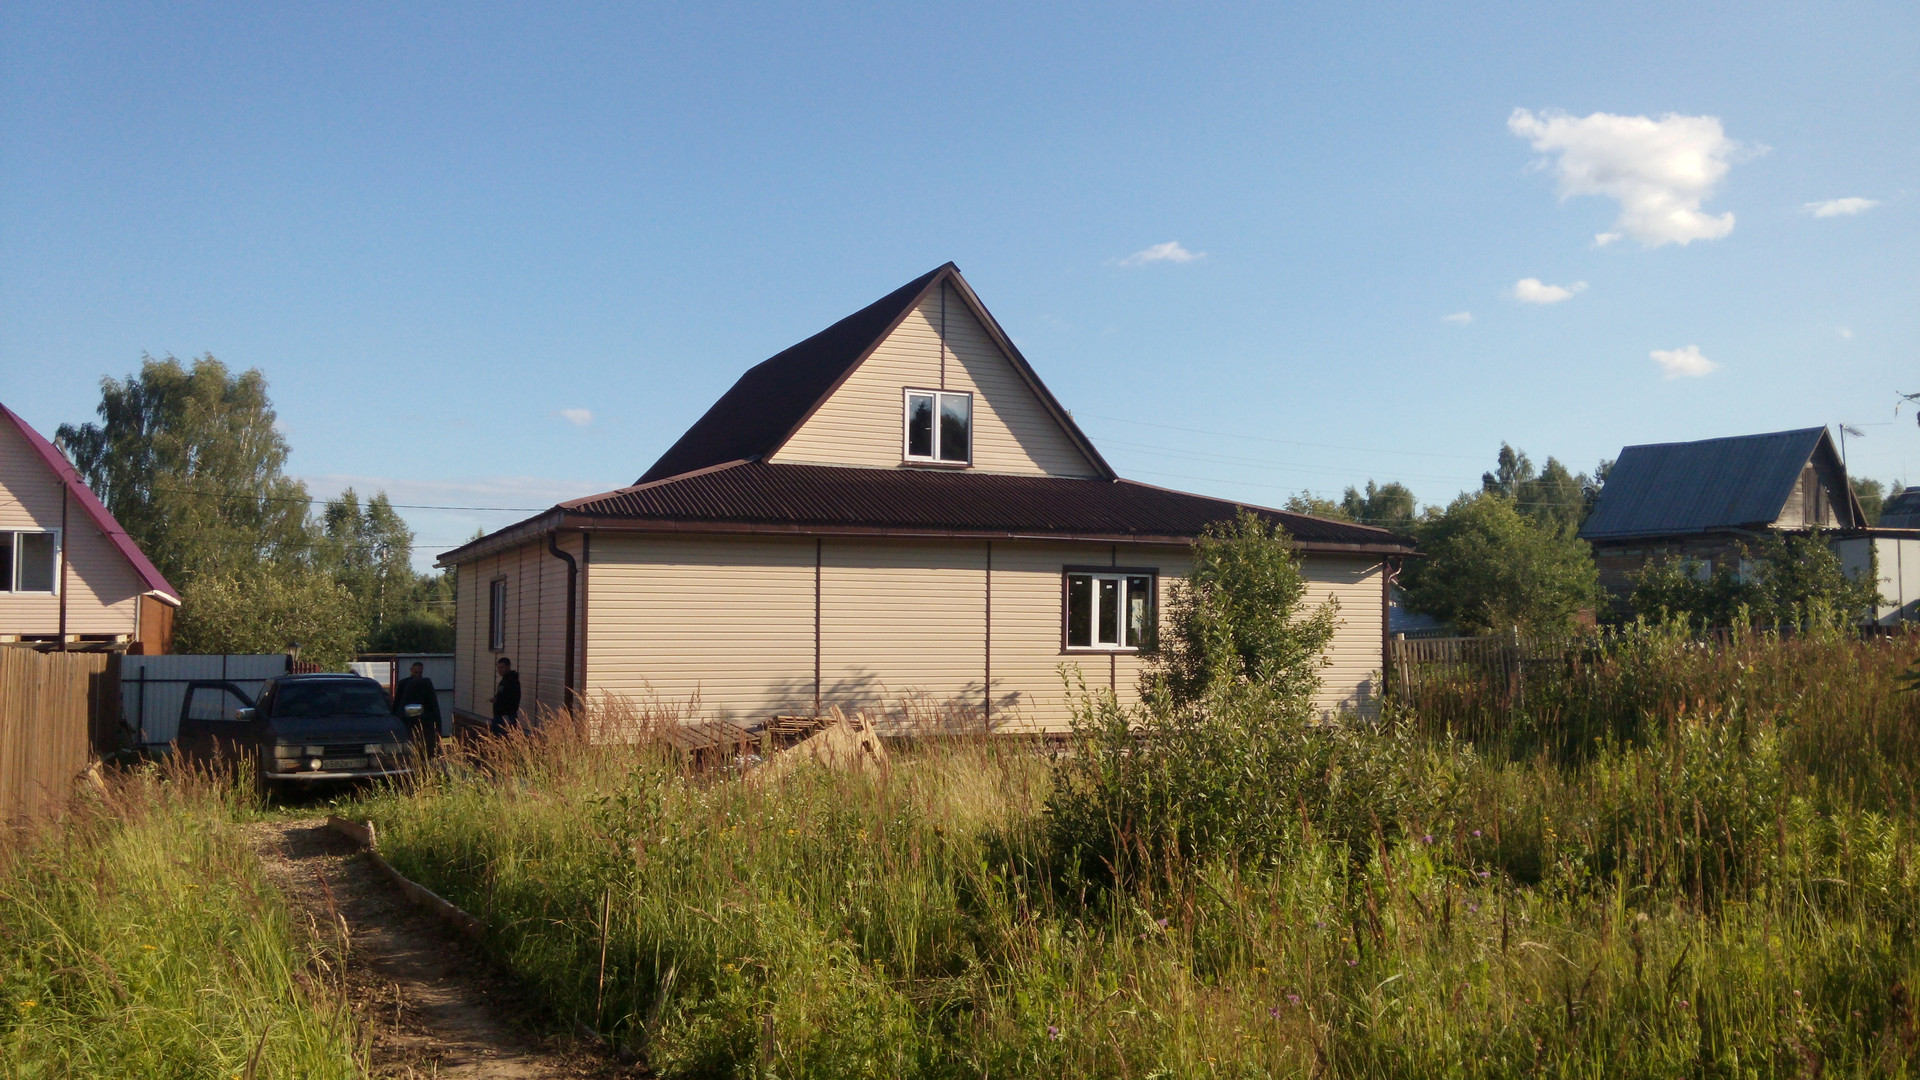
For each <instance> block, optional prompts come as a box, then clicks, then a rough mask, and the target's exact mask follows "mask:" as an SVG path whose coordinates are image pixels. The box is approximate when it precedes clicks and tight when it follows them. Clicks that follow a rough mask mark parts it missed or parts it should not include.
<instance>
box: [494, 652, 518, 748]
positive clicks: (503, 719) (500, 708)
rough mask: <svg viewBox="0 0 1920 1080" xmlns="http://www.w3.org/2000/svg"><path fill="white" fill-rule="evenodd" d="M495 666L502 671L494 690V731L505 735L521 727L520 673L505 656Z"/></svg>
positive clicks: (496, 669) (498, 670)
mask: <svg viewBox="0 0 1920 1080" xmlns="http://www.w3.org/2000/svg"><path fill="white" fill-rule="evenodd" d="M493 667H494V670H495V671H497V672H499V673H500V681H499V682H498V683H496V684H495V685H494V690H493V733H494V734H495V735H505V734H506V733H507V731H508V730H509V729H518V728H519V727H520V673H519V672H517V671H515V670H513V661H511V660H509V659H507V658H506V657H504V656H503V657H501V658H500V660H499V662H498V663H496V664H494V665H493Z"/></svg>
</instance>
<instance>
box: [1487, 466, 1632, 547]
mask: <svg viewBox="0 0 1920 1080" xmlns="http://www.w3.org/2000/svg"><path fill="white" fill-rule="evenodd" d="M1602 467H1603V468H1611V467H1612V463H1611V462H1604V463H1602ZM1599 488H1600V481H1597V480H1594V479H1593V478H1591V477H1589V476H1587V474H1585V473H1576V472H1572V471H1571V470H1569V469H1568V468H1567V467H1566V466H1565V465H1562V464H1561V463H1560V461H1559V460H1558V459H1557V458H1551V457H1549V458H1548V459H1547V464H1546V467H1545V468H1542V469H1538V470H1536V469H1535V468H1534V466H1533V462H1532V461H1531V460H1529V459H1528V458H1527V455H1526V454H1525V453H1523V452H1521V451H1519V450H1515V449H1514V448H1513V447H1511V446H1509V445H1507V444H1506V443H1501V444H1500V454H1499V456H1498V458H1497V459H1496V461H1495V465H1494V471H1493V472H1490V473H1482V474H1481V475H1480V490H1482V491H1484V492H1488V493H1490V494H1495V495H1503V496H1505V497H1507V498H1508V499H1511V500H1513V504H1514V507H1515V508H1516V509H1517V510H1519V511H1520V513H1521V514H1523V515H1525V516H1526V517H1528V518H1530V519H1532V520H1533V521H1534V522H1535V523H1536V524H1539V525H1542V526H1544V527H1546V528H1548V529H1552V530H1557V531H1560V532H1564V533H1567V534H1568V535H1571V534H1573V533H1576V532H1578V531H1579V530H1580V524H1581V522H1583V521H1585V520H1586V519H1587V512H1588V511H1589V510H1591V509H1592V508H1593V504H1594V502H1596V501H1597V500H1598V498H1599Z"/></svg>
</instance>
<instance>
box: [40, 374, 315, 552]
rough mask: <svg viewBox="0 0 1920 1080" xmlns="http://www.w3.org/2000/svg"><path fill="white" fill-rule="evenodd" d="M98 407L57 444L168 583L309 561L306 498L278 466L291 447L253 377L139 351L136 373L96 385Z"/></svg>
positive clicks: (261, 383) (67, 428) (62, 431)
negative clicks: (95, 417) (94, 416)
mask: <svg viewBox="0 0 1920 1080" xmlns="http://www.w3.org/2000/svg"><path fill="white" fill-rule="evenodd" d="M98 412H99V416H100V422H99V423H98V424H94V423H84V424H79V425H71V424H62V425H60V428H59V430H58V432H57V433H56V435H55V439H56V441H57V442H58V443H59V445H60V447H61V449H63V450H64V451H66V454H67V456H68V457H69V458H70V459H72V461H73V463H74V466H75V467H76V468H77V469H78V470H79V471H80V474H81V476H83V477H84V478H85V479H86V481H87V485H88V486H89V487H91V488H92V489H93V490H94V493H95V494H97V495H99V496H100V498H101V501H103V502H105V503H106V504H107V509H109V510H111V511H112V512H113V515H114V517H115V518H117V519H118V520H119V522H120V524H121V525H122V526H124V527H125V528H126V530H127V532H128V534H129V535H131V536H132V537H133V539H134V541H135V542H136V543H138V544H139V545H140V547H141V549H142V550H143V551H145V552H146V553H147V555H148V557H150V558H152V559H153V561H154V563H155V564H156V565H157V566H158V567H159V568H160V570H161V572H162V573H165V574H166V575H167V577H168V578H169V579H170V580H172V581H173V582H174V584H176V585H179V586H181V587H182V588H185V587H186V586H187V585H188V584H190V583H191V582H192V581H193V580H194V579H195V578H196V577H199V576H201V575H203V574H222V573H233V572H238V571H243V570H247V569H250V568H252V567H254V566H256V565H259V564H261V563H263V562H269V561H271V562H277V563H283V564H291V563H297V562H300V561H302V560H303V559H304V558H305V556H306V554H307V551H308V548H309V546H310V544H311V540H312V536H311V530H310V528H309V525H308V520H307V504H308V500H307V492H306V488H305V486H304V485H302V484H301V483H300V482H299V481H297V480H294V479H292V478H290V477H288V476H286V475H284V474H283V473H282V471H281V469H282V467H283V466H284V465H285V464H286V460H287V443H286V440H285V439H283V438H282V437H281V436H280V433H279V432H278V431H276V430H275V428H274V412H273V407H272V404H271V403H270V402H269V401H268V399H267V381H266V378H265V377H264V376H262V375H261V374H260V372H259V371H257V370H250V371H246V372H243V373H241V374H238V375H235V374H233V373H231V372H229V371H228V370H227V367H226V365H224V364H222V363H221V362H220V361H218V360H216V359H214V358H213V357H212V356H211V355H208V356H202V357H200V358H199V359H197V360H195V361H194V362H193V365H192V367H191V368H188V367H186V366H183V365H182V364H181V363H180V361H179V360H176V359H175V358H173V357H171V356H169V357H167V358H166V359H164V360H155V359H154V358H153V357H151V356H144V357H142V358H141V365H140V371H139V373H138V374H137V375H128V376H127V377H126V379H124V380H115V379H111V378H108V379H103V380H101V383H100V406H99V409H98Z"/></svg>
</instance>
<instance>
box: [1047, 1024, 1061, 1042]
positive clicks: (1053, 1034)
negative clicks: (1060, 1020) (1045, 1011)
mask: <svg viewBox="0 0 1920 1080" xmlns="http://www.w3.org/2000/svg"><path fill="white" fill-rule="evenodd" d="M1047 1038H1049V1039H1052V1040H1053V1041H1054V1042H1059V1041H1060V1029H1059V1028H1057V1027H1055V1026H1054V1025H1052V1024H1048V1025H1047Z"/></svg>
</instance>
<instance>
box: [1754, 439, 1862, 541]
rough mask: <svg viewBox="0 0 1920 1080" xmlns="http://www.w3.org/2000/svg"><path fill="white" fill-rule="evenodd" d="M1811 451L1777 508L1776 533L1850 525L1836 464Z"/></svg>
mask: <svg viewBox="0 0 1920 1080" xmlns="http://www.w3.org/2000/svg"><path fill="white" fill-rule="evenodd" d="M1826 457H1827V455H1825V454H1822V453H1820V452H1819V451H1815V453H1814V455H1813V457H1812V458H1811V459H1810V460H1808V462H1807V464H1806V465H1805V466H1803V467H1802V468H1801V470H1800V480H1799V482H1798V483H1796V484H1794V485H1793V490H1792V491H1791V492H1789V493H1788V495H1787V501H1786V502H1785V503H1783V504H1782V505H1781V507H1780V516H1779V518H1777V519H1776V520H1775V521H1774V523H1773V526H1774V528H1776V529H1804V528H1808V527H1809V526H1813V525H1818V526H1820V527H1821V528H1825V529H1834V528H1848V527H1850V526H1852V524H1853V522H1852V521H1851V520H1849V519H1850V517H1851V515H1850V514H1849V512H1848V505H1849V503H1848V499H1847V493H1846V487H1847V484H1846V479H1845V476H1844V474H1843V473H1842V472H1841V470H1840V463H1839V462H1837V461H1828V460H1825V459H1826Z"/></svg>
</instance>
